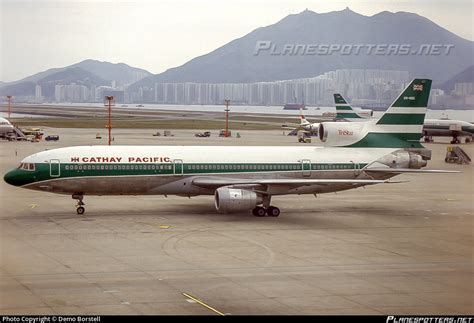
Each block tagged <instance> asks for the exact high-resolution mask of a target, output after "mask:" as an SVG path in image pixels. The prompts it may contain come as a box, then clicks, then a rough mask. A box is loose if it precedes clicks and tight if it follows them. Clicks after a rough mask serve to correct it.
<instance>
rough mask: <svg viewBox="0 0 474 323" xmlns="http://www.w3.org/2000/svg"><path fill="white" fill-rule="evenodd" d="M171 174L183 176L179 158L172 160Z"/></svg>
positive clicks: (181, 162) (181, 163)
mask: <svg viewBox="0 0 474 323" xmlns="http://www.w3.org/2000/svg"><path fill="white" fill-rule="evenodd" d="M173 174H174V176H183V161H182V160H181V159H174V160H173Z"/></svg>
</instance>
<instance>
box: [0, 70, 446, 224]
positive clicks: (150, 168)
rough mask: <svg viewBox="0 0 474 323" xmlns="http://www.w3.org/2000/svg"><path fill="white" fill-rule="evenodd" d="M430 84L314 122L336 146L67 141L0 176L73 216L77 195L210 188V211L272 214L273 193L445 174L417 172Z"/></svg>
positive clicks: (423, 157) (417, 83) (184, 192)
mask: <svg viewBox="0 0 474 323" xmlns="http://www.w3.org/2000/svg"><path fill="white" fill-rule="evenodd" d="M430 87H431V80H428V79H415V80H414V81H413V82H411V83H410V85H408V87H407V88H406V89H405V90H404V91H403V93H402V94H401V95H400V96H399V97H398V98H397V99H396V100H395V102H394V103H393V104H392V106H391V107H390V108H389V109H388V110H387V111H386V112H385V114H384V115H383V116H382V117H381V118H380V119H379V120H372V121H368V122H363V123H362V122H360V123H349V122H333V123H328V124H329V126H327V125H324V123H322V124H321V126H320V127H319V131H320V133H321V132H322V133H323V135H324V138H325V140H324V141H325V142H327V143H331V144H332V145H333V146H339V147H320V146H319V147H315V146H312V147H311V146H305V147H295V146H288V147H282V146H275V147H261V146H258V147H257V146H253V147H231V146H79V147H66V148H59V149H52V150H48V151H42V152H38V153H36V154H33V155H31V156H28V157H26V158H24V159H23V160H22V161H21V163H20V165H19V167H18V168H16V169H14V170H11V171H10V172H8V173H7V174H5V176H4V180H5V181H6V182H7V183H9V184H11V185H14V186H19V187H22V188H28V189H32V190H39V191H44V192H51V193H59V194H69V195H72V198H73V199H77V201H78V203H77V206H76V209H77V213H78V214H83V213H84V211H85V209H84V202H83V198H84V196H85V195H178V196H186V197H191V196H196V195H213V196H214V204H215V208H216V209H217V211H218V212H222V213H227V212H242V211H247V210H253V211H252V212H253V214H254V215H255V216H265V215H269V216H278V215H279V214H280V210H279V208H277V207H275V206H272V205H271V199H272V197H273V196H278V195H286V194H318V193H328V192H336V191H343V190H348V189H353V188H357V187H361V186H365V185H373V184H379V183H385V182H387V181H388V179H389V178H391V177H393V176H396V175H398V174H401V173H418V172H420V173H427V172H443V171H435V170H422V169H421V168H423V167H425V166H426V165H427V160H429V159H430V151H429V150H427V149H425V148H424V147H423V146H422V145H421V144H420V142H419V139H420V137H421V136H422V131H421V130H422V126H423V119H424V116H425V113H426V106H427V103H428V97H429V93H430ZM322 126H324V127H323V128H321V127H322ZM356 128H357V129H356ZM177 211H179V210H177Z"/></svg>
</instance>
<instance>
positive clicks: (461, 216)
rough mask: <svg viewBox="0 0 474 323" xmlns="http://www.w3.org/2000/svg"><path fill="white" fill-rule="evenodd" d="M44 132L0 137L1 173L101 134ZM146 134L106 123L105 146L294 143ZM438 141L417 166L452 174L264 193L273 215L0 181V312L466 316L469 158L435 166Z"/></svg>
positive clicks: (470, 240)
mask: <svg viewBox="0 0 474 323" xmlns="http://www.w3.org/2000/svg"><path fill="white" fill-rule="evenodd" d="M44 130H45V133H46V134H57V135H59V136H60V140H59V141H58V142H44V141H42V142H39V143H30V142H2V141H0V146H1V148H0V161H1V163H0V170H1V174H4V173H5V172H6V171H7V170H9V169H11V168H13V167H16V166H17V165H18V164H19V162H20V160H21V159H22V158H23V157H25V156H27V155H30V154H32V153H34V152H37V151H41V150H44V149H52V148H56V147H64V146H70V145H86V144H87V145H90V144H106V142H107V136H106V132H105V131H100V132H101V133H102V139H95V134H96V133H97V132H98V131H97V129H48V128H45V129H44ZM205 130H207V129H203V130H202V131H205ZM152 132H154V131H151V130H147V129H140V130H130V129H126V130H124V129H114V144H143V145H150V144H157V145H160V144H161V145H168V144H170V145H171V144H177V145H184V144H192V145H196V144H200V145H205V144H214V145H215V144H230V145H304V144H298V143H296V138H295V137H287V136H283V135H282V131H239V132H240V134H241V135H242V138H218V137H216V133H217V132H216V131H213V133H212V137H210V138H195V137H194V136H193V134H194V133H195V132H198V131H184V130H173V131H171V132H172V134H174V137H163V136H161V137H153V136H152V135H151V134H152ZM313 144H315V143H313ZM446 146H447V145H446V144H440V143H434V144H427V145H426V147H427V148H430V149H432V150H433V160H431V161H430V162H429V164H428V168H432V169H448V170H460V171H462V173H460V174H413V175H402V176H398V177H396V178H395V179H400V180H408V181H409V182H408V183H399V184H381V185H374V186H370V187H367V188H365V189H362V188H360V189H356V190H350V191H345V192H340V193H337V194H334V193H331V194H325V195H319V196H318V197H317V198H315V197H314V196H312V195H311V196H283V197H274V198H273V204H274V205H276V206H278V207H280V209H281V211H282V214H281V215H280V216H279V217H278V218H271V217H264V218H257V217H254V216H252V215H251V214H250V213H245V214H232V215H228V214H218V213H216V211H215V210H214V206H213V197H211V196H203V197H193V198H191V199H188V198H182V197H173V196H169V197H168V198H165V197H162V196H121V197H93V196H87V197H85V203H86V204H87V205H86V208H87V211H86V214H85V215H83V216H78V215H77V214H76V212H75V208H74V205H75V201H74V200H72V199H71V197H70V196H67V195H54V194H48V193H43V192H35V191H29V190H24V189H19V188H16V187H12V186H9V185H7V184H6V183H4V182H3V180H2V181H1V183H0V193H1V212H0V313H1V314H96V313H97V314H202V315H219V313H222V314H234V315H238V314H472V313H474V303H473V299H474V297H473V295H474V268H473V265H474V261H473V260H474V259H473V255H474V236H473V235H474V221H473V220H474V202H473V199H472V196H473V192H474V170H473V166H472V165H464V166H461V165H455V164H446V163H445V162H444V156H445V153H446ZM461 147H462V148H463V149H465V150H466V151H467V153H468V154H470V155H471V156H473V155H474V145H472V144H471V145H466V144H463V145H461ZM2 176H3V175H2ZM193 298H194V300H193ZM199 302H202V304H206V305H207V306H208V307H206V306H204V305H202V304H200V303H199Z"/></svg>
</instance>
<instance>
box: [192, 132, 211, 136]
mask: <svg viewBox="0 0 474 323" xmlns="http://www.w3.org/2000/svg"><path fill="white" fill-rule="evenodd" d="M194 136H195V137H210V136H211V132H210V131H205V132H198V133H195V134H194Z"/></svg>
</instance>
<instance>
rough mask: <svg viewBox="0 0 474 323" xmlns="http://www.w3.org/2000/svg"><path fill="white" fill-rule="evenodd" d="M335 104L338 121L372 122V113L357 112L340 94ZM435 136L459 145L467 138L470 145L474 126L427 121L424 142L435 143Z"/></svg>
mask: <svg viewBox="0 0 474 323" xmlns="http://www.w3.org/2000/svg"><path fill="white" fill-rule="evenodd" d="M334 103H335V104H336V119H338V120H344V121H355V122H357V121H367V120H371V116H372V113H371V114H370V115H367V114H365V115H364V114H363V113H361V112H360V111H358V110H355V109H354V108H352V107H351V106H350V105H349V104H348V103H347V102H346V100H345V99H344V98H343V97H342V95H341V94H339V93H336V94H334ZM364 111H365V110H364ZM370 111H371V110H370ZM371 112H372V111H371ZM433 136H436V137H452V138H453V139H452V140H451V144H459V143H461V140H460V139H459V138H460V137H466V139H465V141H466V143H468V142H471V141H472V139H473V136H474V125H473V124H472V123H469V122H466V121H462V120H450V119H425V121H424V123H423V137H424V141H425V142H433V141H434V140H433Z"/></svg>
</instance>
